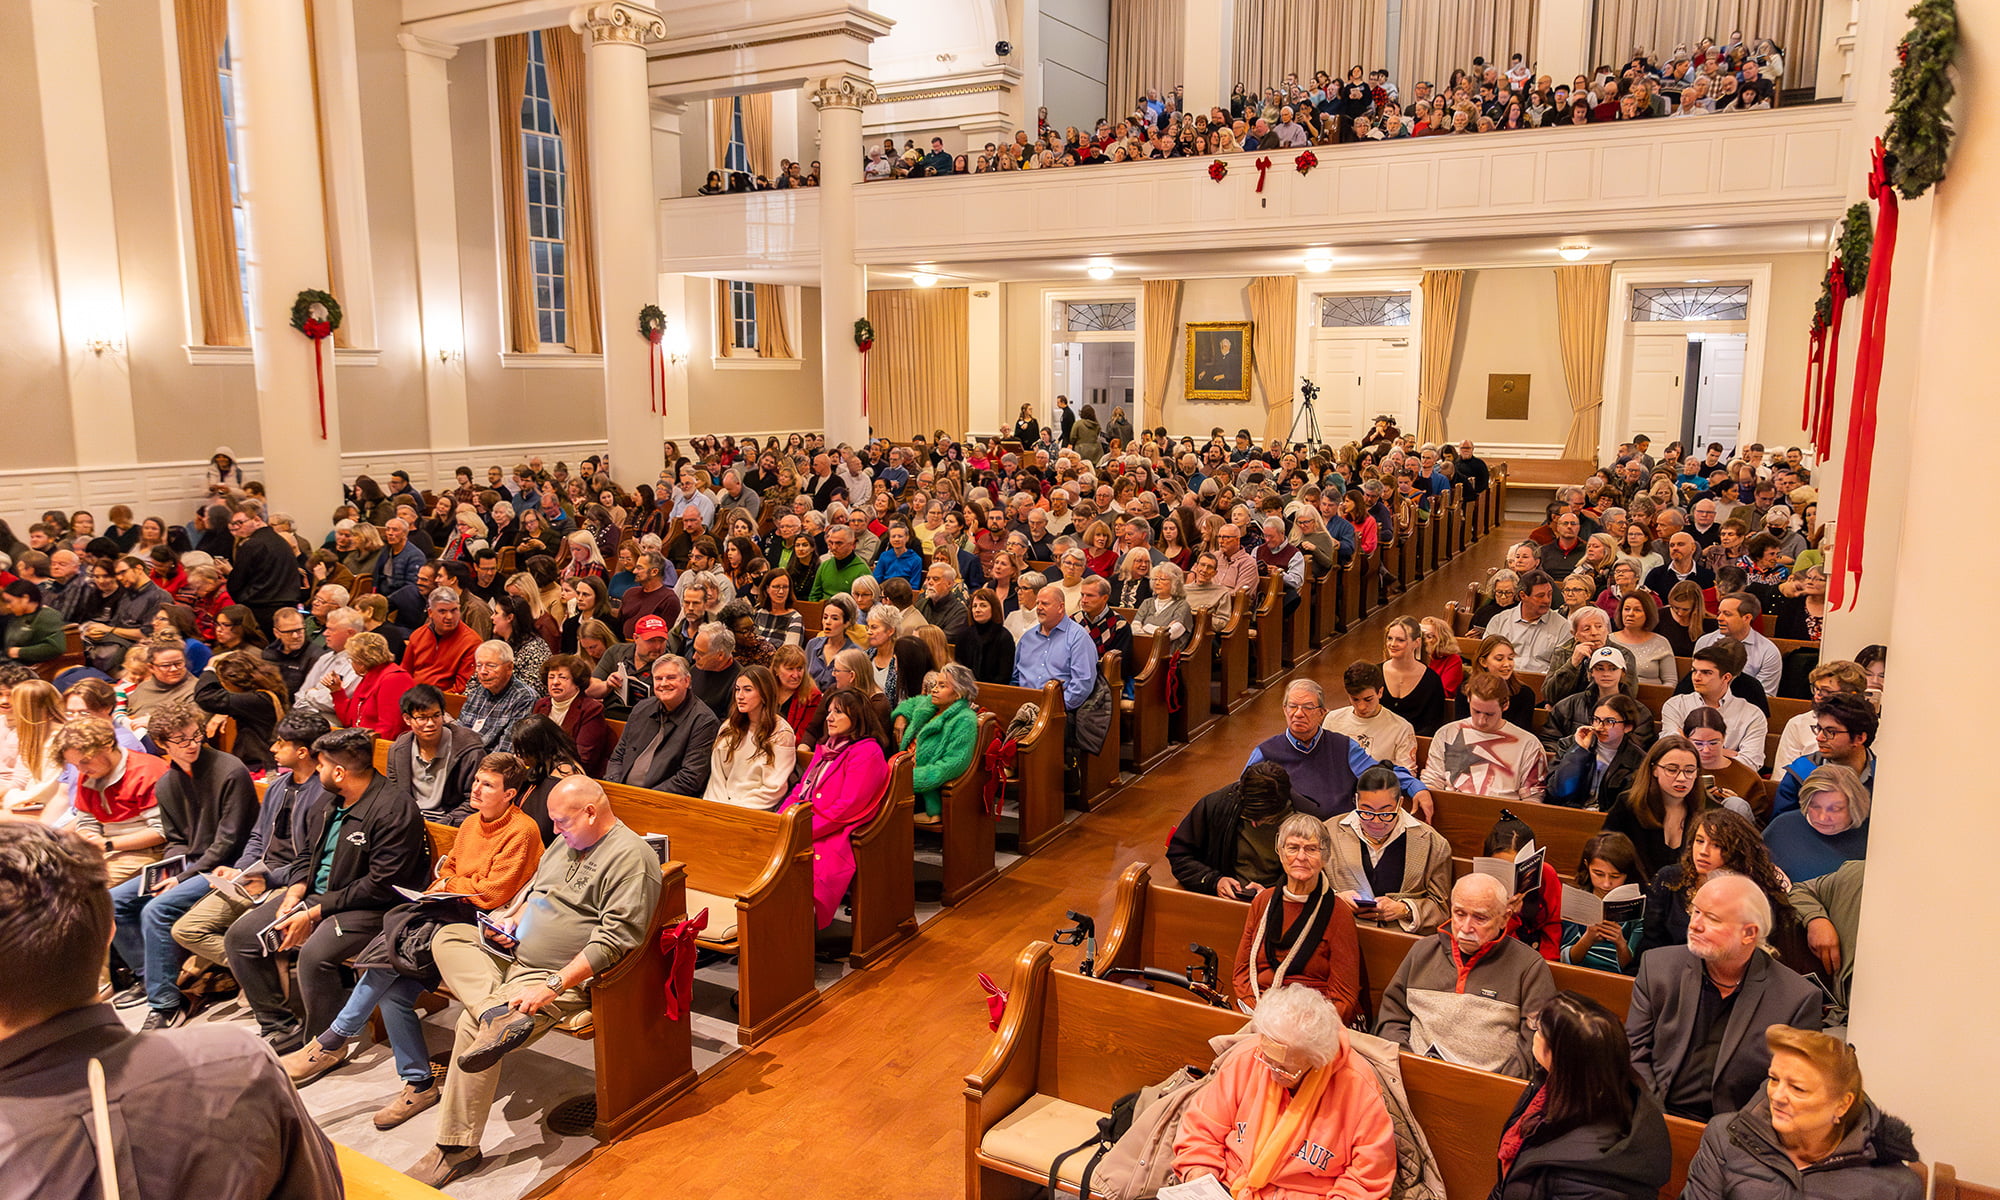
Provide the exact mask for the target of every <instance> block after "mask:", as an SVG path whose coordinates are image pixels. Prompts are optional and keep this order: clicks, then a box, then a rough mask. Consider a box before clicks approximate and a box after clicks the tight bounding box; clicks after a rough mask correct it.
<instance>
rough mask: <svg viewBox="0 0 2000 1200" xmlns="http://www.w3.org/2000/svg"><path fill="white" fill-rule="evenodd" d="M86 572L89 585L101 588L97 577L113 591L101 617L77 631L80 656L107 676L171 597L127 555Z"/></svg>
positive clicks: (142, 564)
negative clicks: (81, 645)
mask: <svg viewBox="0 0 2000 1200" xmlns="http://www.w3.org/2000/svg"><path fill="white" fill-rule="evenodd" d="M90 573H91V579H92V582H94V583H99V586H100V587H102V586H103V582H102V581H100V579H99V576H100V575H101V576H102V577H103V580H104V581H108V582H109V584H110V586H111V587H112V589H113V590H112V591H110V592H109V593H108V594H107V601H108V604H107V607H106V608H105V609H104V610H103V615H102V616H101V617H100V618H99V619H97V620H95V621H89V622H86V623H85V624H84V626H83V627H82V628H81V629H80V630H79V631H78V632H79V633H80V634H82V636H83V645H84V654H85V655H86V657H87V658H88V659H89V661H90V664H91V665H92V666H94V667H96V668H97V669H98V670H100V671H103V672H104V673H105V674H107V675H115V674H116V673H117V669H118V664H119V662H120V661H121V660H122V659H123V658H124V657H125V651H126V650H127V649H129V648H130V647H132V646H134V645H137V644H138V643H139V642H141V641H143V640H145V638H146V635H147V631H149V630H150V629H152V627H153V617H154V616H155V615H156V614H157V613H158V612H159V611H160V608H161V606H163V605H167V604H171V603H173V599H174V598H173V597H172V596H169V595H167V593H166V591H165V589H163V588H161V587H160V585H159V584H157V583H154V582H153V577H152V576H151V575H149V574H147V572H146V563H145V561H144V560H143V559H139V558H134V557H132V556H130V555H127V556H126V557H124V558H120V559H116V560H114V561H111V562H108V563H106V564H104V565H103V566H98V565H92V567H91V568H90Z"/></svg>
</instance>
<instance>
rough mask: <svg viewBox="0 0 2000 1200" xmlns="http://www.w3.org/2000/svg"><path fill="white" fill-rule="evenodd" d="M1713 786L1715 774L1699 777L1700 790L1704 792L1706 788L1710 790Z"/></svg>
mask: <svg viewBox="0 0 2000 1200" xmlns="http://www.w3.org/2000/svg"><path fill="white" fill-rule="evenodd" d="M1714 786H1715V776H1713V775H1703V776H1702V777H1701V790H1702V791H1704V792H1705V791H1708V790H1710V789H1711V788H1713V787H1714Z"/></svg>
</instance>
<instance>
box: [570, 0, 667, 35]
mask: <svg viewBox="0 0 2000 1200" xmlns="http://www.w3.org/2000/svg"><path fill="white" fill-rule="evenodd" d="M569 25H570V28H571V29H574V30H576V31H577V32H578V33H588V34H589V35H590V42H591V45H593V46H602V45H606V44H614V43H615V44H620V45H627V46H644V45H645V44H646V43H647V42H657V41H659V40H661V39H662V38H665V37H666V36H667V22H666V20H665V19H664V18H663V17H661V16H660V13H659V10H657V9H653V8H648V7H646V6H645V5H643V4H634V3H632V2H631V0H609V2H608V3H604V4H589V5H585V6H584V7H582V8H579V9H577V10H576V12H575V13H573V14H571V16H570V21H569Z"/></svg>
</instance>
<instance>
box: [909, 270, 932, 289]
mask: <svg viewBox="0 0 2000 1200" xmlns="http://www.w3.org/2000/svg"><path fill="white" fill-rule="evenodd" d="M937 281H938V277H937V276H935V275H933V274H931V273H930V272H929V271H917V272H914V273H913V274H911V276H910V282H912V283H914V284H916V285H917V286H918V287H935V286H937Z"/></svg>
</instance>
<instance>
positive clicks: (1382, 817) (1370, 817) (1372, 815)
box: [1354, 808, 1403, 821]
mask: <svg viewBox="0 0 2000 1200" xmlns="http://www.w3.org/2000/svg"><path fill="white" fill-rule="evenodd" d="M1402 812H1403V810H1402V809H1399V808H1391V809H1387V810H1385V811H1380V812H1378V811H1376V810H1374V809H1368V808H1357V809H1355V810H1354V815H1355V816H1357V817H1359V818H1361V819H1362V820H1364V821H1393V820H1395V819H1396V818H1397V817H1399V816H1401V815H1402Z"/></svg>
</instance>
